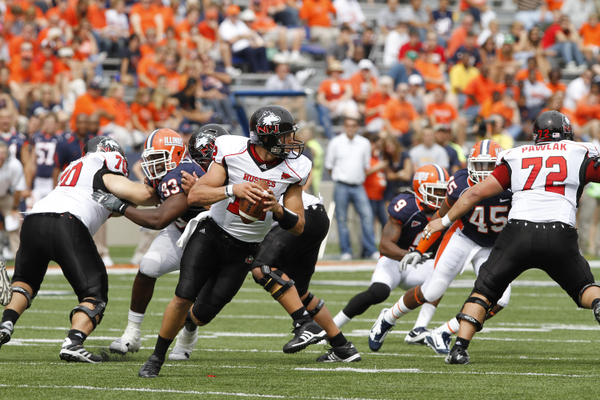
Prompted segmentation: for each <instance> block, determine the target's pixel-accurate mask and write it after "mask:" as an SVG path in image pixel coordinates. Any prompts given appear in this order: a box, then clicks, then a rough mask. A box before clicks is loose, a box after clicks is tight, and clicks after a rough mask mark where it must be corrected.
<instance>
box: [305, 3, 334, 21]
mask: <svg viewBox="0 0 600 400" xmlns="http://www.w3.org/2000/svg"><path fill="white" fill-rule="evenodd" d="M329 13H332V14H335V13H336V11H335V7H334V6H333V3H332V2H331V0H304V2H303V3H302V8H300V14H299V16H300V19H303V20H306V25H308V26H310V27H313V26H324V27H330V26H331V19H330V18H329Z"/></svg>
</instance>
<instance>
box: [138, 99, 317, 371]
mask: <svg viewBox="0 0 600 400" xmlns="http://www.w3.org/2000/svg"><path fill="white" fill-rule="evenodd" d="M296 130H297V126H296V123H295V121H294V118H293V116H292V115H291V114H290V112H289V111H287V110H286V109H285V108H283V107H280V106H266V107H262V108H260V109H258V110H257V111H256V112H254V114H253V115H252V117H251V118H250V140H248V139H247V138H244V137H240V136H233V135H230V136H221V137H219V138H217V139H216V141H215V157H214V162H213V163H212V164H211V166H210V168H209V170H208V172H207V173H206V175H204V176H202V177H201V178H200V179H198V181H197V182H196V183H195V185H194V187H193V188H192V189H191V191H190V193H189V196H188V202H189V203H190V204H191V205H196V206H203V207H207V206H211V207H210V211H209V212H210V216H209V217H208V218H205V217H204V216H202V218H199V219H198V220H197V221H194V222H197V223H196V224H192V223H190V224H188V227H187V228H186V232H185V233H184V235H183V237H182V239H183V240H182V242H183V241H185V242H186V243H187V244H185V249H184V251H183V256H182V258H181V269H180V275H179V282H178V284H177V288H176V290H175V297H174V298H173V300H171V302H170V303H169V305H168V306H167V309H166V311H165V314H164V317H163V322H162V326H161V328H160V333H159V336H158V340H157V343H156V346H155V348H154V353H153V354H152V355H151V356H150V358H149V359H148V361H146V363H145V364H144V365H143V366H142V368H141V369H140V371H139V372H138V375H139V376H140V377H147V378H154V377H157V376H158V374H159V372H160V369H161V366H162V364H163V363H164V360H165V355H166V353H167V350H168V348H169V345H170V344H171V343H172V341H173V339H174V338H175V336H176V335H177V332H179V330H180V329H181V328H182V327H183V326H184V324H185V322H186V315H187V316H188V318H189V320H191V321H193V322H194V323H195V324H196V325H199V326H204V325H206V324H208V323H209V322H210V321H212V319H213V318H214V317H215V316H216V315H217V314H218V313H219V312H220V311H221V309H222V308H223V307H224V306H225V305H226V304H227V303H229V302H230V301H231V299H232V298H233V296H234V295H235V294H236V293H237V292H238V290H239V288H240V287H241V285H242V284H243V282H244V279H245V278H246V275H247V273H248V269H249V267H250V266H251V265H252V262H253V260H254V257H256V255H257V253H258V250H259V246H260V242H262V240H263V239H264V237H265V236H266V235H267V233H269V230H270V229H271V224H272V221H273V219H275V220H276V221H278V222H279V226H280V227H281V228H283V229H285V230H288V231H290V232H292V233H293V234H296V235H300V234H301V233H302V231H303V229H304V207H303V204H302V185H304V184H305V183H306V180H307V179H308V175H309V173H310V169H311V163H310V161H309V160H308V159H307V158H306V157H304V156H302V151H303V150H304V143H303V142H301V141H298V140H296V139H295V132H296ZM258 180H264V181H266V183H267V184H268V186H269V189H268V191H265V190H264V189H263V188H262V187H261V186H260V185H259V184H257V183H256V182H257V181H258ZM281 196H283V206H282V205H281V204H279V203H278V200H279V198H280V197H281ZM240 199H247V200H249V201H251V202H253V203H255V202H258V201H260V200H264V202H263V204H264V206H265V208H264V210H265V211H266V214H265V215H264V216H263V217H262V218H260V219H259V220H257V221H255V222H252V223H250V224H245V223H244V222H243V221H242V219H241V217H240V215H239V202H240Z"/></svg>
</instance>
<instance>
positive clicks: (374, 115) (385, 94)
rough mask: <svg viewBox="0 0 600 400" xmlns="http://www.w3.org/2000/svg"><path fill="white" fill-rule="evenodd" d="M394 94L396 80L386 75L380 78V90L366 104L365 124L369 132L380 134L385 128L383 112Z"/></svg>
mask: <svg viewBox="0 0 600 400" xmlns="http://www.w3.org/2000/svg"><path fill="white" fill-rule="evenodd" d="M393 94H394V79H393V78H392V77H391V76H387V75H384V76H382V77H380V78H379V88H378V90H377V91H375V92H374V93H372V94H371V95H370V96H369V97H368V98H367V101H366V102H365V112H364V116H365V124H366V127H365V128H366V129H367V131H369V132H380V131H381V130H382V129H383V127H384V122H383V111H384V110H385V105H386V104H387V102H388V101H389V100H390V99H391V98H392V95H393Z"/></svg>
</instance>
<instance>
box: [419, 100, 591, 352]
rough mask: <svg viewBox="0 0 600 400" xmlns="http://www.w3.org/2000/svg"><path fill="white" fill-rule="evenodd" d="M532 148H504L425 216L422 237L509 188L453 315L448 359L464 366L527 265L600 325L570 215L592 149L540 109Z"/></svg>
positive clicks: (561, 119)
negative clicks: (469, 183) (488, 168)
mask: <svg viewBox="0 0 600 400" xmlns="http://www.w3.org/2000/svg"><path fill="white" fill-rule="evenodd" d="M533 140H534V143H535V145H525V146H521V147H517V148H515V149H511V150H506V151H504V152H502V153H500V155H499V156H498V160H497V161H496V168H495V169H494V171H493V172H492V174H491V175H490V176H488V177H487V178H486V179H485V180H484V181H483V182H481V183H479V184H477V185H475V186H473V187H471V188H470V189H469V190H467V191H466V192H465V193H464V194H463V196H461V201H459V202H457V203H456V204H455V205H454V206H453V207H452V208H451V209H450V211H448V214H446V215H445V216H444V217H443V218H442V219H438V220H435V221H431V222H430V223H429V224H428V225H427V227H426V228H425V230H424V235H425V236H430V235H431V234H432V233H435V232H438V231H440V230H442V229H444V227H448V226H450V225H451V224H452V223H453V222H454V221H456V220H458V219H459V218H460V217H462V216H463V215H465V214H466V213H467V212H468V211H469V210H471V208H473V207H474V206H475V205H476V204H477V203H479V202H480V201H482V200H484V199H486V198H489V197H492V196H495V195H497V194H499V193H502V192H503V191H505V190H506V189H509V188H510V189H511V190H512V192H513V198H512V207H511V209H510V213H509V215H508V224H507V225H506V226H505V227H504V229H503V230H502V232H501V233H500V235H499V236H498V240H496V243H495V245H494V248H493V250H492V252H491V254H490V256H489V258H488V260H487V261H486V262H485V263H483V265H482V266H481V268H480V270H479V276H478V277H477V280H476V281H475V287H474V288H473V292H472V293H471V295H470V296H469V298H467V300H466V302H465V304H464V306H463V308H462V310H461V312H460V313H458V315H457V316H456V318H457V319H458V320H459V321H460V329H459V331H458V337H457V339H456V342H455V344H454V346H453V347H452V349H451V350H450V354H449V355H448V356H447V357H446V363H447V364H468V363H469V362H470V358H469V354H468V353H467V348H468V346H469V343H470V341H471V340H472V338H473V336H474V335H475V333H476V332H478V331H480V330H481V329H482V327H483V322H484V319H485V315H486V313H487V312H488V311H489V310H490V309H491V308H492V307H493V306H494V305H495V304H496V303H497V302H498V300H499V299H500V297H501V296H502V293H503V292H504V291H505V290H506V288H507V287H508V285H509V284H510V283H511V282H512V281H513V280H514V279H516V278H517V277H518V276H519V275H521V273H523V272H524V271H525V270H527V269H530V268H538V269H541V270H543V271H545V272H546V273H547V274H548V275H549V276H550V277H551V278H552V279H553V280H554V281H555V282H557V283H558V284H559V285H560V287H562V288H563V290H565V291H566V292H567V293H568V294H569V296H571V298H572V299H573V301H574V302H575V303H576V304H577V305H578V306H579V307H582V308H588V309H593V313H594V317H595V318H596V320H597V321H598V322H599V323H600V287H599V286H598V285H597V284H596V283H595V280H594V276H593V275H592V272H591V270H590V265H589V264H588V262H587V261H586V259H585V258H583V256H582V255H581V253H580V252H579V247H578V245H577V230H576V229H575V214H576V211H577V205H578V202H579V197H580V196H581V193H582V191H583V187H584V186H585V185H586V184H587V183H588V182H600V169H599V168H598V166H599V165H600V163H599V162H597V161H598V150H596V147H595V146H594V145H593V144H592V143H577V142H573V141H572V140H573V131H572V127H571V122H570V121H569V119H568V118H567V117H565V116H564V115H563V114H561V113H559V112H558V111H547V112H545V113H542V114H541V115H540V116H539V117H538V118H537V119H536V121H535V123H534V124H533Z"/></svg>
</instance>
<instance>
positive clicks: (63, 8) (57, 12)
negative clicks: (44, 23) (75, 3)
mask: <svg viewBox="0 0 600 400" xmlns="http://www.w3.org/2000/svg"><path fill="white" fill-rule="evenodd" d="M53 16H58V17H59V18H60V21H64V23H65V24H66V25H68V26H69V27H70V28H73V27H75V26H76V25H77V15H76V14H75V10H74V9H73V8H72V7H69V1H68V0H58V1H57V2H56V7H52V8H51V9H49V10H48V11H46V18H47V19H48V22H49V23H50V19H51V18H52V17H53Z"/></svg>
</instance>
